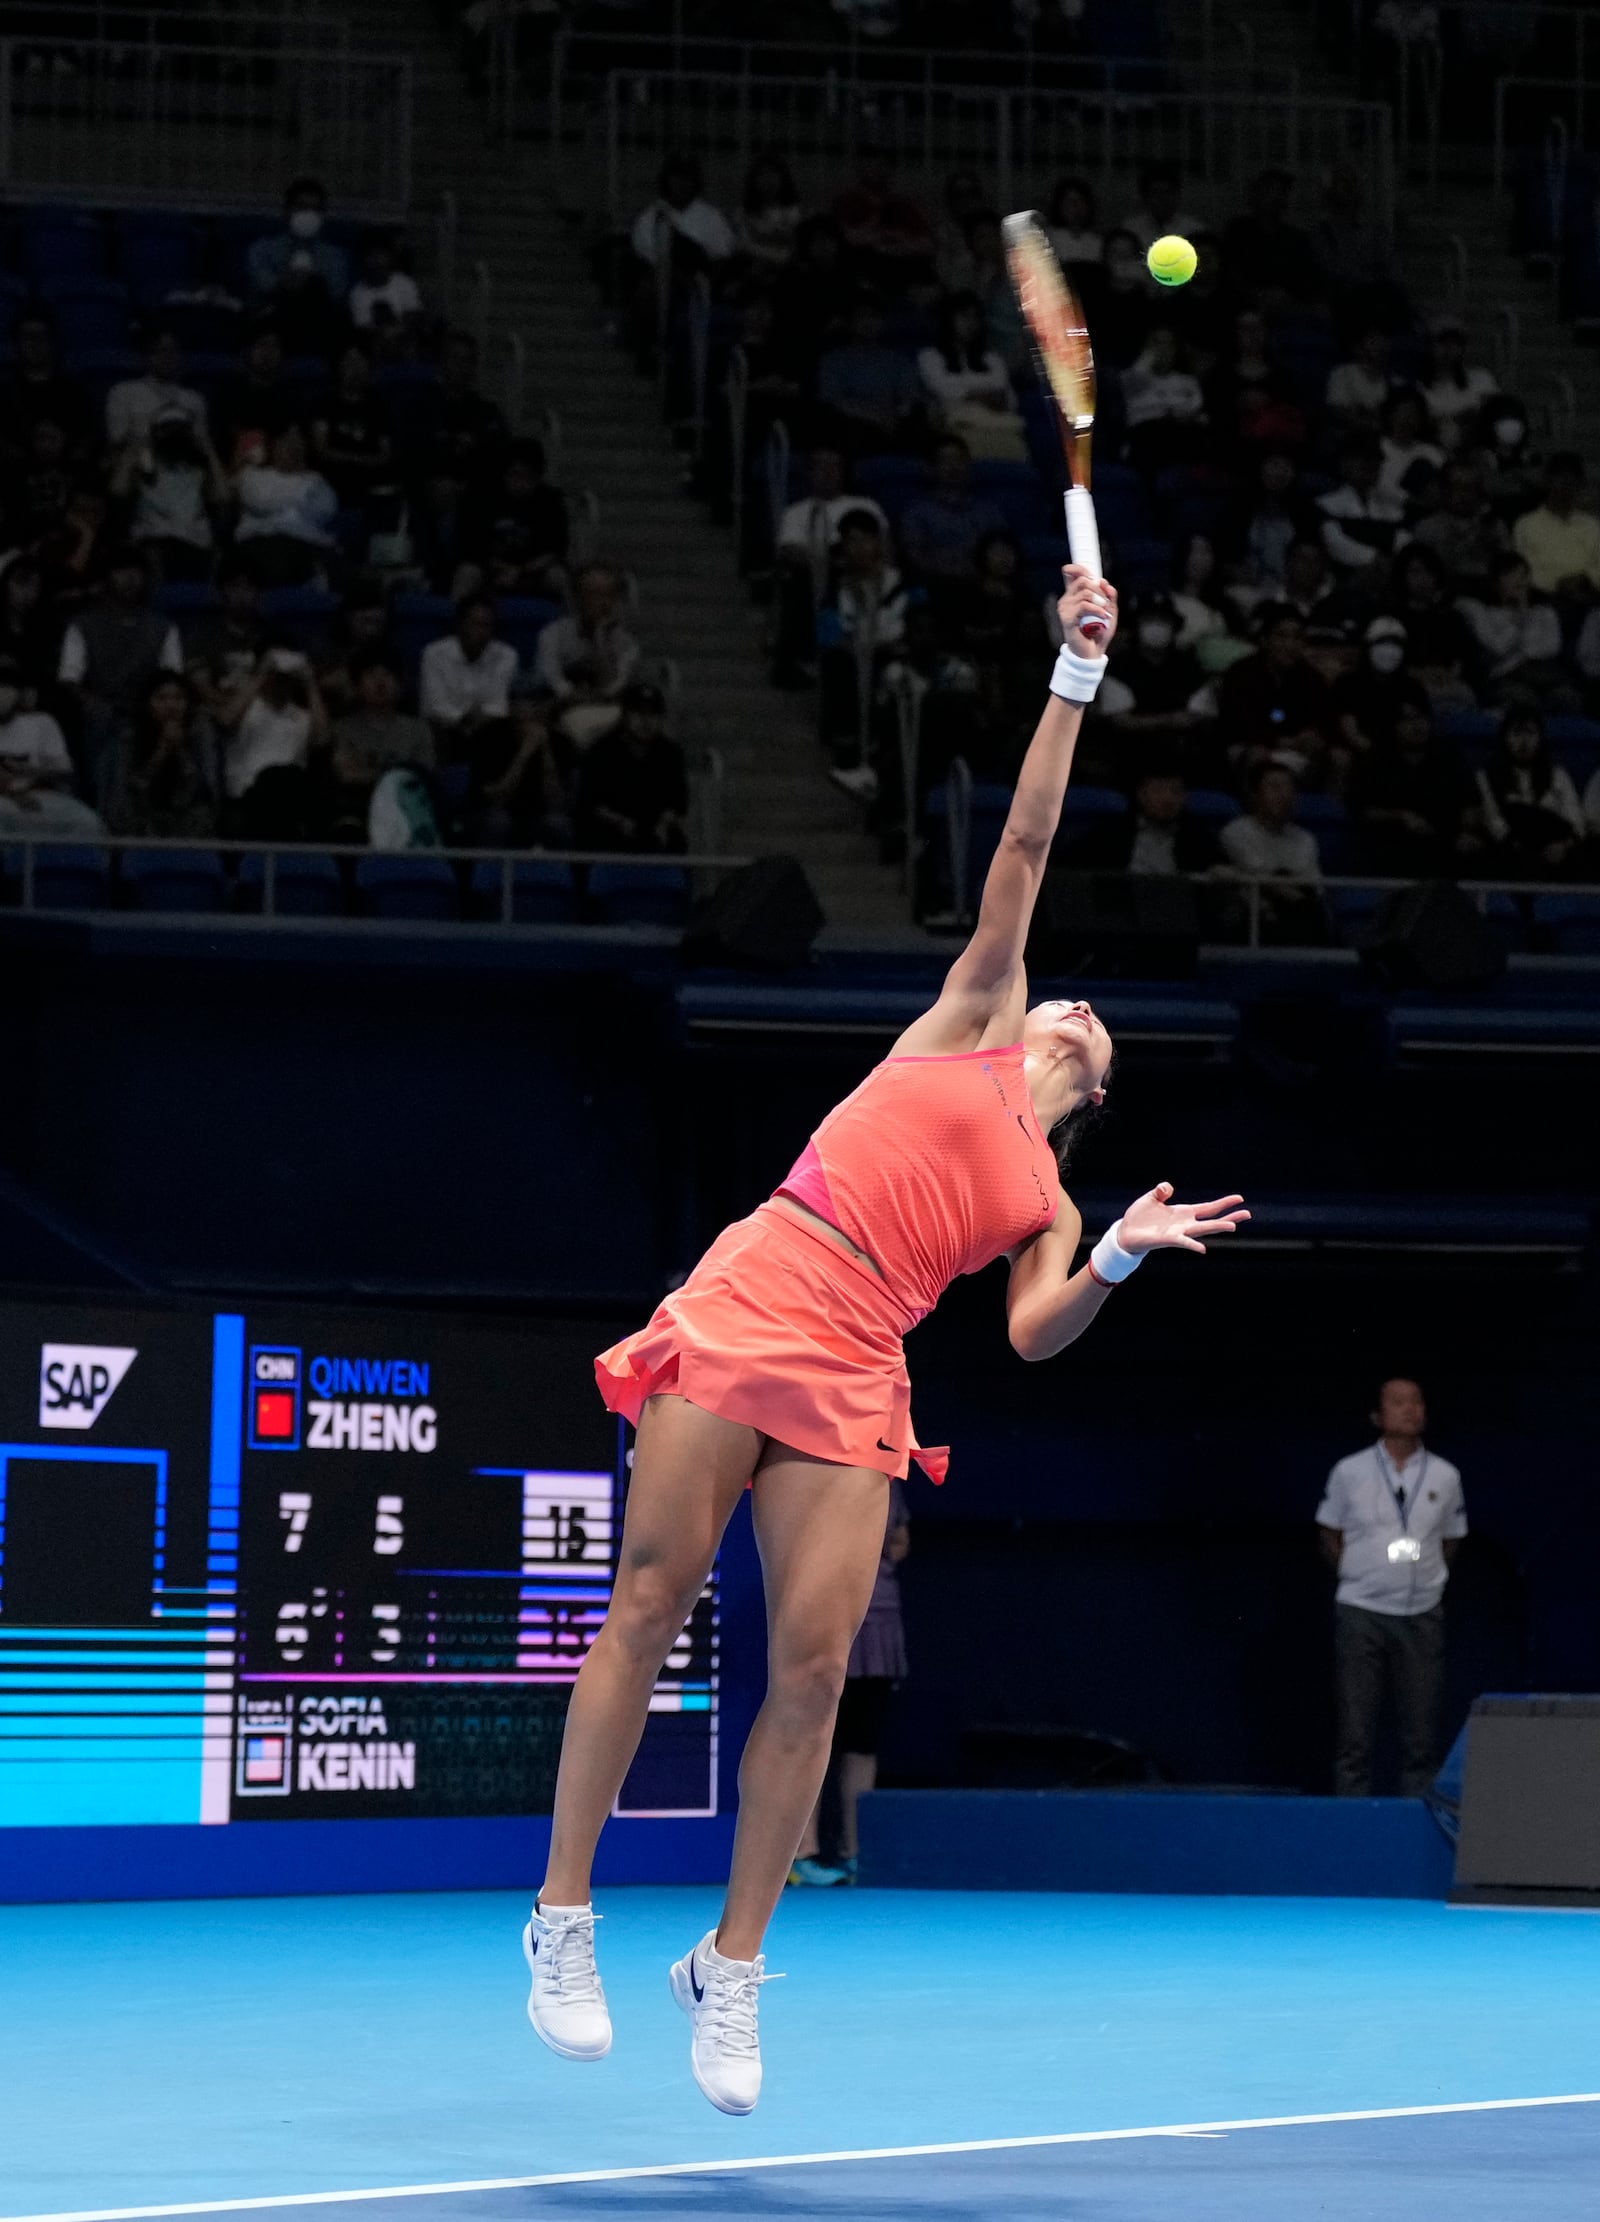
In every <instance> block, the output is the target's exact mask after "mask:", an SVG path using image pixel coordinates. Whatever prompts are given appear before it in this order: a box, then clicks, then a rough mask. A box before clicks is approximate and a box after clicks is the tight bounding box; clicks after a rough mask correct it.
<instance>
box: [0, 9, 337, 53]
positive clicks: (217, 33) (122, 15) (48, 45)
mask: <svg viewBox="0 0 1600 2222" xmlns="http://www.w3.org/2000/svg"><path fill="white" fill-rule="evenodd" d="M5 33H6V36H7V37H8V38H14V39H17V40H19V41H20V42H21V43H23V44H25V45H26V46H27V47H28V48H29V49H30V50H31V51H32V52H33V53H34V54H36V55H38V56H39V57H41V59H42V60H53V58H54V56H55V54H56V52H57V51H58V49H59V50H61V51H62V52H63V53H64V54H65V56H66V58H67V59H68V61H69V62H70V60H71V50H72V48H73V46H74V45H75V44H76V43H77V42H79V41H80V40H84V39H91V40H93V41H94V42H95V43H96V44H97V45H105V46H112V47H116V48H118V49H123V48H127V47H130V46H158V47H162V46H168V45H174V46H210V47H212V48H214V49H217V50H225V49H230V48H237V47H240V46H251V47H261V46H277V45H287V46H304V45H307V44H309V43H311V42H312V41H313V40H314V41H315V42H316V43H317V44H318V45H321V44H323V43H324V42H326V43H327V44H329V45H331V46H335V47H347V46H349V45H350V44H351V38H352V34H351V29H350V19H349V17H348V16H346V15H340V14H338V13H336V12H335V11H333V10H326V9H324V8H322V7H321V6H319V5H317V4H316V0H286V4H285V5H284V6H282V7H278V8H268V7H264V6H262V5H260V4H259V0H251V4H250V5H248V6H244V7H233V6H229V5H223V4H218V0H212V4H211V5H209V6H208V7H206V8H205V9H198V8H183V7H175V6H173V5H172V4H171V0H157V4H156V5H154V6H144V5H141V0H59V4H56V0H6V7H5Z"/></svg>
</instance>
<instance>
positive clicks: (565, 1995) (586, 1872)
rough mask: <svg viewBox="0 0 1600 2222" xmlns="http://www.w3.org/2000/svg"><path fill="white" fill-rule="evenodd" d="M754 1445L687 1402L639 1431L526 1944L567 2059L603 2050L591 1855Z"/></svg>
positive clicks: (650, 1416)
mask: <svg viewBox="0 0 1600 2222" xmlns="http://www.w3.org/2000/svg"><path fill="white" fill-rule="evenodd" d="M761 1443H762V1438H761V1437H760V1436H759V1435H758V1434H757V1433H756V1431H755V1429H754V1428H750V1427H740V1426H738V1425H736V1424H735V1423H734V1422H733V1421H732V1420H723V1419H718V1418H717V1417H716V1415H715V1414H714V1413H711V1412H705V1411H702V1410H701V1409H700V1408H699V1406H697V1405H693V1404H690V1403H688V1402H686V1400H685V1399H684V1398H682V1397H668V1396H663V1397H652V1398H651V1399H650V1401H649V1403H648V1404H647V1405H646V1406H645V1409H644V1412H643V1415H642V1417H641V1420H640V1426H639V1440H638V1445H637V1447H636V1449H635V1451H634V1459H633V1478H632V1482H631V1484H630V1486H629V1490H628V1505H627V1511H626V1514H625V1516H624V1519H623V1525H622V1545H621V1549H620V1552H619V1554H618V1567H617V1580H616V1586H615V1589H614V1590H613V1592H612V1600H611V1609H610V1611H609V1612H608V1613H607V1615H606V1619H605V1625H604V1626H603V1627H602V1628H601V1630H600V1633H599V1635H598V1636H597V1637H596V1638H595V1640H594V1643H593V1645H592V1646H591V1648H590V1651H589V1655H588V1657H587V1658H586V1659H585V1660H584V1662H583V1666H582V1668H581V1669H580V1671H579V1674H578V1680H577V1685H576V1687H575V1688H574V1690H573V1693H572V1702H571V1705H570V1706H569V1707H568V1710H567V1725H566V1732H565V1734H564V1736H563V1739H562V1745H561V1769H560V1773H559V1775H558V1777H557V1780H556V1805H555V1817H554V1821H553V1824H552V1828H551V1837H550V1860H549V1864H548V1866H547V1868H546V1870H545V1879H544V1885H543V1888H542V1889H541V1890H540V1892H539V1897H538V1900H537V1902H536V1904H535V1907H534V1911H533V1915H532V1917H531V1919H530V1920H529V1923H528V1926H527V1928H526V1930H525V1931H524V1932H523V1940H522V1941H523V1951H524V1953H525V1955H526V1957H527V1960H528V1967H529V1972H530V1974H531V1976H532V1978H533V1987H532V1991H531V1993H530V1995H529V1999H528V2018H529V2019H530V2021H532V2023H533V2026H534V2028H535V2029H536V2030H537V2031H538V2032H539V2035H540V2036H541V2037H542V2038H543V2039H544V2041H545V2043H546V2044H547V2045H549V2046H550V2048H551V2050H552V2051H554V2052H559V2053H562V2054H564V2055H565V2056H566V2057H567V2058H569V2059H578V2060H597V2059H599V2058H600V2057H601V2056H602V2055H603V2054H604V2053H606V2052H608V2051H609V2050H610V2048H611V2021H610V2016H609V2014H608V2013H607V2011H606V2004H605V1993H604V1991H603V1990H602V1988H601V1985H600V1977H599V1974H598V1971H597V1968H596V1964H595V1953H594V1913H593V1910H592V1908H591V1906H590V1903H589V1887H590V1885H589V1877H590V1869H591V1867H592V1865H593V1862H594V1850H595V1846H596V1844H597V1843H598V1842H599V1840H600V1831H601V1830H602V1828H604V1826H605V1824H606V1820H607V1817H608V1816H609V1814H610V1812H611V1809H612V1807H613V1806H614V1805H615V1803H616V1800H617V1793H618V1792H619V1791H620V1790H621V1788H622V1783H623V1778H624V1777H625V1775H626V1774H627V1772H628V1769H629V1767H630V1766H631V1765H632V1763H633V1755H634V1753H635V1752H636V1751H637V1750H638V1748H639V1739H640V1737H641V1736H642V1735H643V1734H644V1726H645V1721H646V1719H647V1717H648V1714H649V1708H650V1696H651V1692H652V1691H653V1690H654V1688H655V1685H656V1677H657V1676H658V1675H659V1673H660V1672H661V1667H662V1663H663V1661H664V1660H665V1658H666V1656H667V1653H668V1652H669V1651H670V1650H671V1649H672V1646H673V1644H674V1643H675V1642H676V1640H677V1638H678V1635H679V1633H680V1632H681V1630H682V1628H683V1624H684V1622H685V1621H686V1620H687V1619H688V1617H689V1615H690V1613H691V1612H692V1611H693V1610H694V1605H695V1600H696V1599H697V1598H698V1597H699V1595H700V1592H701V1590H702V1589H704V1587H705V1584H706V1577H707V1575H708V1574H709V1573H710V1570H711V1564H712V1561H713V1559H714V1558H715V1557H716V1554H717V1546H718V1544H719V1543H720V1542H721V1540H722V1531H723V1529H724V1528H725V1527H726V1526H727V1524H728V1519H729V1516H730V1514H731V1513H732V1511H733V1508H734V1506H735V1505H736V1504H737V1503H738V1501H739V1497H740V1494H741V1492H742V1491H743V1489H744V1485H745V1483H746V1482H747V1481H748V1480H749V1478H750V1474H751V1471H752V1469H753V1467H754V1466H755V1463H756V1460H757V1458H758V1457H759V1455H760V1452H761Z"/></svg>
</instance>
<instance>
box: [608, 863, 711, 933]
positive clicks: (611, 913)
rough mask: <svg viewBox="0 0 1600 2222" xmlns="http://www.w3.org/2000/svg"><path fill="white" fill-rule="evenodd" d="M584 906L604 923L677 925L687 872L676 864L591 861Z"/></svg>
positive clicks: (685, 907) (685, 904)
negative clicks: (603, 862) (585, 904)
mask: <svg viewBox="0 0 1600 2222" xmlns="http://www.w3.org/2000/svg"><path fill="white" fill-rule="evenodd" d="M587 905H588V909H589V913H590V915H591V917H592V918H593V919H594V920H595V921H596V923H597V924H599V925H605V926H681V925H682V924H683V922H684V919H685V918H686V917H687V916H688V911H689V875H688V874H687V872H685V871H684V870H683V868H682V866H681V865H676V864H595V865H591V866H590V869H589V884H588V889H587Z"/></svg>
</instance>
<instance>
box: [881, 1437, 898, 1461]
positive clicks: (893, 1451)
mask: <svg viewBox="0 0 1600 2222" xmlns="http://www.w3.org/2000/svg"><path fill="white" fill-rule="evenodd" d="M878 1448H879V1450H886V1451H887V1452H888V1453H889V1456H890V1457H891V1458H898V1457H899V1456H900V1446H899V1445H898V1443H886V1442H885V1441H884V1439H883V1437H882V1436H881V1435H880V1436H879V1437H878Z"/></svg>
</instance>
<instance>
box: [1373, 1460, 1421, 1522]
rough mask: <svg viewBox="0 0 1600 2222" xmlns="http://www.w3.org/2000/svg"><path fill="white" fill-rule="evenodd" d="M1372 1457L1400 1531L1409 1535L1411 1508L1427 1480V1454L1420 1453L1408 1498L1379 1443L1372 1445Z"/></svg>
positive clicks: (1404, 1487) (1394, 1469)
mask: <svg viewBox="0 0 1600 2222" xmlns="http://www.w3.org/2000/svg"><path fill="white" fill-rule="evenodd" d="M1372 1455H1373V1457H1374V1458H1375V1459H1376V1460H1377V1463H1378V1472H1379V1474H1380V1475H1381V1476H1382V1479H1383V1485H1384V1487H1385V1488H1386V1489H1387V1490H1388V1492H1389V1494H1390V1496H1391V1497H1393V1499H1394V1508H1395V1510H1396V1512H1398V1513H1399V1515H1400V1526H1401V1529H1402V1531H1403V1532H1404V1533H1405V1534H1407V1535H1409V1534H1410V1533H1411V1507H1412V1505H1414V1504H1415V1503H1416V1501H1417V1497H1418V1495H1419V1493H1420V1492H1421V1489H1422V1484H1423V1482H1424V1481H1425V1480H1426V1479H1427V1474H1428V1454H1427V1452H1426V1451H1424V1452H1423V1453H1422V1456H1421V1463H1420V1464H1419V1465H1418V1467H1417V1478H1416V1483H1415V1485H1414V1486H1413V1488H1412V1489H1411V1491H1410V1494H1409V1496H1408V1495H1407V1491H1406V1485H1405V1482H1404V1481H1403V1480H1401V1479H1400V1476H1399V1470H1398V1468H1396V1467H1395V1466H1394V1465H1393V1464H1392V1462H1391V1460H1390V1457H1389V1453H1388V1452H1387V1451H1386V1450H1385V1449H1384V1447H1383V1445H1382V1444H1381V1443H1374V1444H1373V1446H1372Z"/></svg>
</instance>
